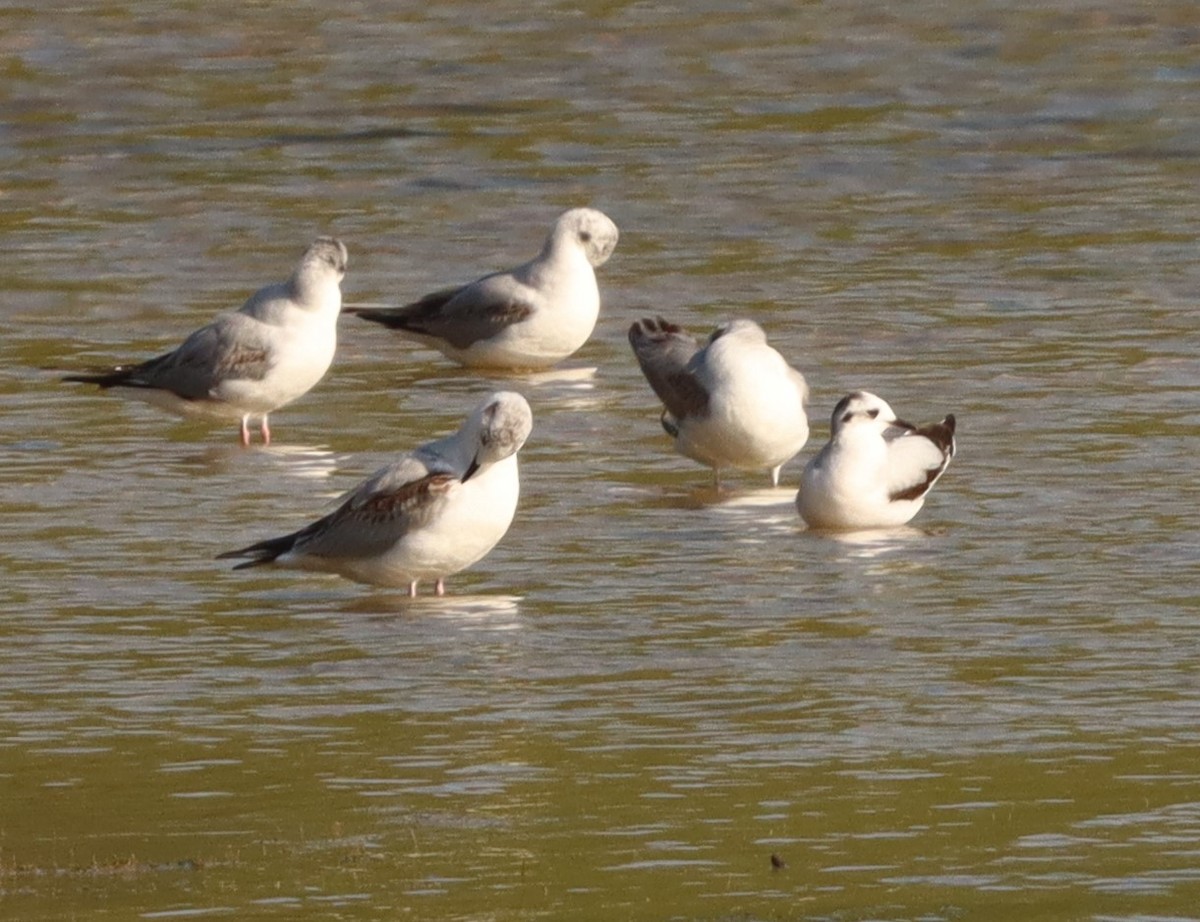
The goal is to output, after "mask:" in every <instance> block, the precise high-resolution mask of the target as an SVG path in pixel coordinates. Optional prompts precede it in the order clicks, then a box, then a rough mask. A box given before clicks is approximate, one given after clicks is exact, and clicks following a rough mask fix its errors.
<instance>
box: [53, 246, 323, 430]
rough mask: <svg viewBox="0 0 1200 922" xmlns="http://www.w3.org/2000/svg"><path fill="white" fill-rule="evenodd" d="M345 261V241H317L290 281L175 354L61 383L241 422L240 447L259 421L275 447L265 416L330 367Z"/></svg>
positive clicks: (264, 291)
mask: <svg viewBox="0 0 1200 922" xmlns="http://www.w3.org/2000/svg"><path fill="white" fill-rule="evenodd" d="M346 260H347V254H346V247H345V246H344V245H343V244H342V242H341V241H340V240H336V239H335V238H333V237H318V238H317V239H316V240H315V241H314V242H313V243H312V245H311V246H310V247H309V248H308V249H307V250H305V252H304V255H303V256H302V257H301V259H300V263H299V265H297V267H296V271H295V272H294V273H292V277H291V278H289V279H288V280H287V281H286V282H280V283H278V284H275V285H268V286H267V287H265V288H261V289H259V290H258V291H257V292H255V293H254V294H253V295H252V296H251V297H250V299H249V300H248V301H247V302H246V303H245V304H243V305H242V306H241V307H240V308H239V309H238V310H236V311H233V312H230V313H225V314H219V315H218V316H217V318H216V319H215V320H214V321H213V322H212V323H210V324H209V325H208V326H205V327H201V328H200V329H199V330H196V331H195V332H194V333H192V335H191V336H189V337H188V338H187V339H185V340H184V341H183V344H182V345H180V346H179V348H177V349H175V350H174V351H172V352H168V353H166V354H164V355H160V356H158V357H157V358H153V359H150V360H148V361H145V362H140V363H137V364H130V365H116V366H113V367H110V368H107V369H104V370H102V371H98V372H95V373H87V374H73V375H68V376H66V377H65V378H64V379H63V380H64V381H79V382H83V383H85V384H98V385H100V387H101V388H103V389H108V388H110V387H119V388H122V389H125V388H128V389H129V390H128V393H129V394H130V395H131V396H137V397H141V398H142V399H144V400H147V401H149V402H151V403H155V404H158V405H160V406H163V407H165V408H166V409H168V410H171V411H173V412H175V413H178V414H180V415H183V416H188V415H201V416H208V417H215V418H219V419H229V418H232V419H238V418H240V419H241V439H242V444H243V445H249V444H250V428H249V423H250V419H251V418H252V417H259V418H260V420H261V431H262V437H263V441H264V442H265V443H267V444H270V441H271V429H270V427H269V426H268V425H267V415H268V414H269V413H271V412H272V411H274V410H277V409H279V407H282V406H284V405H285V404H288V403H291V402H292V401H293V400H295V399H297V398H298V397H301V396H303V395H304V394H306V393H308V391H309V390H311V389H312V388H313V387H314V386H315V385H316V383H317V382H318V381H320V380H321V378H322V377H324V375H325V372H326V371H328V369H329V366H330V364H331V363H332V362H333V353H334V350H335V349H336V347H337V318H338V313H339V312H340V311H341V307H342V291H341V288H340V283H341V281H342V278H343V277H344V276H345V274H346Z"/></svg>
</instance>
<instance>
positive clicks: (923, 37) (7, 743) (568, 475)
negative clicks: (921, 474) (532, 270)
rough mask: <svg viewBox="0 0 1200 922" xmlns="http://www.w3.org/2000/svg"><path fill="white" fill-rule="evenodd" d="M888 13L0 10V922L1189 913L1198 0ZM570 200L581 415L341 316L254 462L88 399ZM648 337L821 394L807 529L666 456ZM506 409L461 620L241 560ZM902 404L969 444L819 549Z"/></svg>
mask: <svg viewBox="0 0 1200 922" xmlns="http://www.w3.org/2000/svg"><path fill="white" fill-rule="evenodd" d="M888 6H889V7H890V8H884V6H883V5H881V4H877V3H873V4H868V3H853V4H852V3H844V2H843V3H826V4H818V3H808V4H790V3H780V4H762V5H759V6H757V7H747V6H745V5H741V4H720V3H696V4H679V5H676V6H668V5H657V4H650V3H631V4H621V3H604V2H585V3H583V4H582V5H568V4H540V3H533V4H531V3H527V2H526V3H512V2H507V0H502V2H492V3H488V4H468V3H460V2H456V0H448V2H439V3H430V4H425V5H421V6H418V5H409V4H388V3H382V2H369V0H363V2H351V3H343V4H316V3H309V2H300V3H294V4H289V5H282V4H273V5H266V4H240V5H232V4H231V5H227V4H219V3H217V4H196V3H183V2H163V3H157V4H149V3H147V4H129V5H121V4H113V3H103V2H91V3H86V2H85V3H79V4H73V5H43V4H36V5H35V4H32V3H27V4H13V3H2V2H0V240H2V242H3V251H4V254H5V256H4V259H3V260H2V261H0V399H2V401H3V413H2V414H0V471H2V472H3V475H2V478H0V529H2V530H0V538H2V541H0V574H2V576H0V587H2V588H0V918H5V919H9V918H11V919H20V920H60V919H91V918H112V919H138V918H141V919H160V918H173V917H186V918H192V917H199V918H206V917H209V916H212V917H231V918H238V919H259V918H289V919H290V918H302V919H397V918H416V919H426V920H443V919H471V920H477V919H478V920H483V919H489V920H500V922H508V920H524V919H533V918H546V919H604V920H609V919H633V920H643V919H645V920H663V919H681V920H709V919H712V920H733V919H737V920H743V919H746V920H768V919H805V920H809V919H812V920H816V919H829V920H866V919H887V920H958V919H972V920H977V919H984V920H988V919H996V920H1064V919H1088V920H1097V922H1099V920H1104V922H1110V920H1157V919H1172V920H1180V919H1200V908H1197V907H1200V729H1198V728H1200V540H1198V539H1197V537H1196V520H1197V503H1198V499H1200V487H1198V485H1197V473H1196V472H1197V463H1196V453H1197V448H1198V447H1200V446H1198V438H1197V437H1198V435H1200V397H1198V396H1197V394H1198V391H1197V381H1198V380H1200V359H1198V357H1197V356H1198V354H1200V315H1198V313H1197V309H1196V304H1197V303H1200V261H1198V260H1197V247H1196V240H1197V236H1198V234H1200V217H1198V215H1200V208H1198V207H1197V206H1198V204H1200V8H1197V7H1196V6H1195V5H1194V4H1193V3H1191V2H1178V3H1171V2H1163V3H1157V4H1133V5H1130V4H1128V3H1117V2H1115V0H1092V2H1086V3H1084V2H1065V3H1059V4H1055V6H1056V9H1055V10H1046V9H1044V7H1045V6H1046V4H1040V3H1019V2H1001V0H992V2H964V3H958V4H946V3H937V2H932V0H914V2H909V3H905V4H898V3H897V4H890V5H888ZM581 204H588V205H593V206H595V207H599V208H601V209H603V210H604V211H606V212H607V213H608V214H610V215H611V216H612V217H613V218H614V220H615V221H616V222H617V224H618V225H619V226H620V227H621V230H622V238H621V242H620V245H619V246H618V248H617V251H616V253H615V255H614V256H613V258H612V260H611V261H610V263H609V264H608V265H606V266H605V267H604V268H603V269H602V270H601V272H600V276H601V285H602V291H603V295H604V300H605V306H604V310H603V314H602V318H601V322H600V325H599V327H598V328H597V330H596V333H595V335H594V337H593V339H592V341H591V342H590V343H589V344H588V345H587V346H586V347H585V349H584V350H583V351H582V352H581V353H580V354H579V355H577V356H576V357H574V358H573V359H571V360H570V361H568V362H567V363H565V364H564V366H563V367H562V368H561V369H560V370H559V371H558V372H556V373H551V374H547V375H542V376H537V377H520V378H515V379H487V378H483V377H480V376H478V375H475V374H471V373H467V372H463V371H460V370H457V369H455V368H453V367H451V366H449V365H448V364H446V363H445V362H443V361H442V360H440V359H439V358H438V357H437V356H436V355H434V354H433V353H430V352H426V351H423V350H420V349H416V348H414V347H411V346H409V345H406V344H404V343H402V342H400V341H398V340H396V339H395V338H393V337H391V336H390V335H387V334H386V333H383V332H381V331H379V330H377V329H375V328H368V325H367V324H365V323H362V322H360V321H357V320H355V319H354V318H352V317H345V318H343V320H342V323H341V341H340V345H339V355H338V359H337V361H336V363H335V366H334V369H333V371H332V372H331V374H330V375H329V376H328V377H327V379H326V380H325V381H324V382H323V383H322V384H321V385H320V386H319V387H318V388H317V389H316V390H315V391H313V392H312V393H311V394H310V395H308V396H307V397H306V398H305V399H304V400H302V401H301V402H299V403H297V404H296V405H294V406H293V407H290V408H287V409H285V410H283V411H281V412H280V413H278V414H277V415H275V416H274V417H273V418H272V422H273V428H274V430H275V436H276V444H275V445H273V446H272V447H271V448H270V449H266V450H264V449H262V448H261V447H257V446H256V447H254V448H252V449H250V450H242V449H240V448H239V447H238V445H237V444H236V438H235V431H234V429H233V428H232V427H226V428H222V427H220V426H218V427H209V426H206V425H198V424H186V425H185V424H182V423H179V422H177V421H175V420H173V419H172V418H170V417H167V416H164V415H163V414H161V413H159V412H158V411H157V410H155V409H153V408H150V407H145V406H142V405H140V404H132V403H127V402H124V401H122V400H121V399H120V398H117V397H113V396H100V395H95V394H91V393H89V392H88V391H87V390H86V389H84V388H77V387H70V386H66V385H62V384H60V383H58V380H57V372H58V371H60V370H64V369H77V368H80V367H83V366H86V365H89V364H93V363H97V362H103V361H109V360H120V359H127V358H137V357H144V356H148V355H151V354H153V353H154V352H156V351H157V350H160V349H162V348H165V347H167V346H170V345H173V344H174V343H176V342H177V341H178V340H179V339H180V338H182V336H183V335H184V334H186V333H187V332H188V331H190V330H191V329H193V328H194V327H196V326H199V325H200V324H202V323H204V322H206V321H207V320H208V319H209V318H210V317H211V315H212V314H214V313H215V312H216V311H218V310H220V309H224V308H228V307H232V306H236V305H238V304H240V302H241V300H242V299H243V298H244V297H245V296H246V295H247V294H249V293H250V292H251V291H252V290H253V289H254V288H256V287H258V286H259V285H261V284H264V283H265V282H268V281H272V280H275V279H277V278H281V277H282V276H284V275H286V273H287V272H288V271H290V268H291V266H292V265H293V263H294V261H295V259H296V257H297V256H298V254H299V253H300V251H301V250H302V249H303V248H304V246H305V245H306V244H307V243H308V242H309V241H310V240H311V238H312V237H313V236H315V235H316V234H318V233H335V234H337V235H338V236H340V237H342V238H343V239H344V240H345V241H346V242H347V244H348V246H349V248H350V253H351V264H350V271H349V273H348V275H347V278H346V281H345V284H344V291H345V293H346V300H347V302H349V303H400V302H402V301H404V300H407V299H411V298H413V297H415V296H417V295H420V294H422V293H424V292H426V291H428V290H431V289H432V288H435V287H440V286H442V285H445V284H449V283H452V282H457V281H466V280H468V279H470V278H472V277H474V276H475V275H478V274H480V273H482V272H484V271H487V270H490V269H493V268H498V267H501V266H504V265H508V264H512V263H514V262H516V261H519V260H523V259H525V258H527V257H528V256H530V255H532V254H533V252H535V251H536V249H537V248H538V247H539V246H540V244H541V240H542V238H543V236H544V234H545V232H546V229H547V228H548V226H549V224H550V222H551V221H552V220H553V218H554V217H555V216H556V215H557V213H558V212H559V211H560V210H562V209H564V208H566V207H570V206H573V205H581ZM648 312H649V313H661V314H663V315H665V316H667V317H668V318H671V319H674V320H676V321H679V322H682V323H685V324H687V325H689V326H691V327H693V328H695V329H697V330H704V329H706V328H709V327H711V326H712V325H714V324H716V323H717V322H719V321H721V320H723V319H726V318H729V317H732V316H749V317H753V318H755V319H757V320H758V321H759V322H760V323H762V324H763V326H764V327H765V328H766V329H767V332H768V334H769V336H770V337H771V339H772V342H773V343H774V344H775V345H776V346H777V347H778V348H779V349H780V350H781V351H782V352H783V353H784V354H785V355H786V356H787V357H788V358H789V359H790V360H791V361H792V362H793V363H794V364H795V365H797V366H798V367H799V368H801V369H802V370H803V371H804V372H805V374H806V375H807V376H808V379H809V383H810V385H811V387H812V391H813V397H812V407H811V410H812V418H813V437H812V441H811V442H810V444H809V445H808V446H807V447H806V448H805V450H804V452H803V453H802V456H801V458H800V459H798V460H797V461H796V462H793V463H792V464H791V465H789V466H788V467H787V468H786V469H785V472H784V480H785V483H786V484H787V485H788V489H780V490H779V491H770V490H767V489H765V488H764V487H765V478H764V477H754V476H741V477H735V478H733V479H732V481H731V483H730V487H731V489H729V490H728V491H727V492H726V493H724V494H722V495H720V496H717V495H715V494H713V493H712V492H711V490H710V489H708V484H709V476H708V474H707V472H705V471H704V470H702V469H701V468H699V467H697V466H696V465H693V464H691V463H690V462H688V461H686V460H685V459H682V458H679V457H677V456H675V455H674V454H672V453H671V451H670V448H669V445H668V443H667V441H666V438H665V436H664V435H663V434H662V433H661V431H660V430H659V427H658V421H657V408H656V406H655V402H654V400H653V397H652V395H651V394H650V391H649V388H648V387H647V386H646V384H645V382H644V381H643V380H642V379H641V377H640V374H639V373H638V371H637V368H636V365H635V364H634V362H633V359H632V356H631V354H630V352H629V350H628V346H627V344H626V341H625V330H626V329H627V327H628V325H629V323H630V322H631V321H632V320H633V319H634V318H636V317H638V316H640V315H642V314H644V313H648ZM497 385H502V386H505V387H514V388H516V389H518V390H520V391H522V392H523V393H524V394H525V395H526V396H527V397H528V398H529V400H530V403H531V404H532V406H533V409H534V415H535V431H534V434H533V437H532V438H531V439H530V441H529V444H528V446H527V448H526V449H525V451H524V453H523V487H524V493H523V498H522V505H521V509H520V511H519V513H518V518H517V521H516V523H515V524H514V526H513V528H512V530H511V532H510V533H509V535H508V536H507V537H506V539H505V541H504V542H503V543H502V544H501V545H500V547H498V548H497V549H496V551H495V552H493V554H492V555H491V556H490V557H488V558H487V559H486V560H485V561H484V562H482V563H481V564H479V565H478V566H477V567H475V568H474V569H473V570H472V571H470V572H468V573H466V574H463V575H461V576H459V577H456V578H453V579H452V580H450V592H451V594H450V595H449V596H447V597H446V598H444V599H433V598H422V599H419V600H417V601H416V602H415V603H411V602H409V601H408V600H406V599H404V598H402V597H400V596H399V595H397V594H393V593H386V592H375V591H371V590H370V589H367V588H364V587H358V586H354V585H351V584H349V583H344V582H339V581H336V580H329V579H324V578H321V577H316V576H308V575H303V574H295V573H275V572H270V571H255V572H253V573H250V574H246V573H232V572H231V571H230V570H229V568H228V567H227V565H226V564H225V563H224V562H218V561H215V560H214V559H213V558H214V555H215V554H217V553H219V552H220V551H222V550H227V549H230V548H232V547H237V546H240V545H243V544H246V543H248V542H249V541H251V540H255V539H257V538H261V537H266V536H268V535H271V534H276V533H281V532H283V531H285V530H290V529H292V528H295V527H298V526H299V525H301V524H303V523H304V522H306V521H307V520H309V519H310V518H312V517H313V516H315V515H317V514H319V513H321V512H322V511H324V510H326V509H327V508H328V503H329V501H330V499H331V498H332V497H334V496H335V495H337V494H338V493H339V492H341V491H342V490H344V489H347V488H348V487H350V486H352V485H353V484H354V483H356V482H357V481H358V480H359V479H360V478H361V477H363V476H365V475H366V474H367V473H369V472H370V471H371V470H373V469H374V468H375V467H376V466H378V465H379V464H381V463H383V462H384V461H386V460H387V459H388V458H389V457H390V456H391V455H392V454H393V453H394V452H396V451H399V450H402V449H404V448H407V447H409V446H411V445H413V444H415V443H417V442H420V441H424V440H427V439H429V438H431V437H433V436H435V435H440V434H442V433H444V432H446V431H448V430H450V429H452V428H454V427H455V426H456V425H457V423H458V421H459V420H460V419H461V417H462V416H463V414H464V413H465V412H466V411H467V410H468V409H469V408H470V406H471V405H472V404H473V403H474V402H475V401H476V400H477V398H478V396H479V395H480V394H482V393H483V392H484V391H485V390H486V389H488V388H491V387H494V386H497ZM855 387H867V388H869V389H871V390H874V391H876V392H878V393H880V394H881V395H883V396H884V397H885V398H887V399H888V400H890V401H891V403H892V404H893V406H895V407H896V408H897V410H898V411H899V412H900V413H901V414H902V415H905V416H909V417H913V418H916V419H918V420H925V419H931V418H937V417H940V416H941V415H942V414H944V413H946V412H954V413H955V414H957V416H958V419H959V426H960V429H959V446H960V453H959V456H958V458H957V459H956V460H955V462H954V464H953V465H952V466H951V468H950V470H949V472H948V473H947V475H946V476H945V477H944V478H943V480H942V481H941V482H940V483H939V484H938V486H937V488H936V489H935V491H934V493H933V494H932V496H931V498H930V500H929V502H928V504H927V506H926V508H925V510H924V511H923V512H922V513H921V515H920V516H919V518H917V519H916V520H915V521H914V523H913V526H914V527H913V528H911V529H909V530H906V531H903V532H899V533H894V534H890V535H885V536H876V537H873V538H870V539H866V540H858V541H842V540H834V539H830V538H824V537H817V536H814V535H810V534H807V533H806V532H805V531H804V530H803V528H802V526H801V524H800V522H799V520H798V519H797V518H796V516H795V513H794V510H793V507H792V506H791V499H792V495H793V492H794V489H795V485H796V483H797V481H798V476H799V470H800V466H801V464H802V462H803V460H804V459H806V458H808V457H809V456H811V454H812V453H813V452H814V451H815V450H816V449H817V448H818V447H819V446H820V444H821V443H822V442H823V441H824V439H825V438H826V435H827V425H826V421H827V419H828V414H829V412H830V410H831V408H832V406H833V404H834V402H835V401H836V400H837V399H838V397H840V396H841V395H842V394H843V393H845V392H846V391H847V390H849V389H851V388H855ZM772 855H775V856H777V858H778V859H779V860H780V862H782V864H783V866H782V867H778V868H776V867H773V866H772V861H771V856H772Z"/></svg>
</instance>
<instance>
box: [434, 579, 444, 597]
mask: <svg viewBox="0 0 1200 922" xmlns="http://www.w3.org/2000/svg"><path fill="white" fill-rule="evenodd" d="M434 592H436V593H437V594H438V595H445V594H446V581H445V580H444V579H439V580H438V581H437V586H436V588H435V589H434Z"/></svg>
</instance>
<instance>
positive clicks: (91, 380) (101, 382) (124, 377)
mask: <svg viewBox="0 0 1200 922" xmlns="http://www.w3.org/2000/svg"><path fill="white" fill-rule="evenodd" d="M136 370H137V366H135V365H117V366H115V367H113V368H105V369H102V370H97V371H84V372H75V373H73V374H69V375H63V376H62V381H63V382H64V383H67V384H95V385H97V386H99V387H101V388H108V387H115V386H116V385H118V384H126V383H128V382H129V379H130V377H131V376H132V375H133V374H134V372H135V371H136Z"/></svg>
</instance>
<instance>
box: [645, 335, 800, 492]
mask: <svg viewBox="0 0 1200 922" xmlns="http://www.w3.org/2000/svg"><path fill="white" fill-rule="evenodd" d="M629 343H630V345H631V346H633V353H634V355H635V356H637V360H638V364H639V365H641V367H642V372H643V374H645V376H646V380H647V381H649V382H650V386H651V387H652V388H653V389H654V393H655V394H657V395H658V398H659V400H661V401H662V402H663V404H664V406H665V409H664V410H663V413H662V425H663V428H664V429H665V430H666V431H667V434H668V435H670V436H672V437H673V438H674V439H675V449H676V451H678V452H679V453H680V454H682V455H686V456H687V457H689V458H691V459H693V460H695V461H699V462H700V463H701V464H707V465H708V466H709V467H711V468H712V469H713V481H714V483H715V485H716V486H717V487H718V488H719V487H720V486H721V469H722V468H726V467H733V468H740V469H742V470H763V469H766V470H768V471H770V473H771V483H772V485H774V486H779V470H780V468H781V467H783V465H784V464H785V463H786V462H787V461H788V460H790V459H791V458H793V457H794V456H795V455H796V453H797V452H799V451H800V449H801V448H803V447H804V443H805V441H807V439H808V417H807V416H806V415H805V412H804V404H805V402H806V401H807V400H808V385H807V384H805V382H804V376H803V375H801V374H800V372H798V371H796V369H794V368H792V367H791V366H790V365H788V363H787V362H786V361H785V360H784V358H783V356H782V355H780V354H779V353H778V352H776V351H775V350H774V349H773V348H771V347H770V346H769V345H768V344H767V337H766V334H765V333H763V331H762V327H760V326H759V325H758V324H757V323H754V322H753V321H752V320H733V321H730V322H729V323H726V324H723V325H722V326H719V327H717V329H716V330H714V331H713V333H712V335H711V336H709V338H708V341H707V342H706V343H705V344H704V345H703V346H701V345H700V344H699V343H698V342H697V341H696V339H695V338H694V337H692V336H690V335H689V334H687V333H685V332H684V330H683V328H682V327H679V326H676V325H675V324H673V323H668V322H667V321H665V320H663V319H662V318H661V317H659V318H657V319H649V318H645V319H642V320H639V321H637V322H636V323H634V324H633V326H631V327H630V328H629Z"/></svg>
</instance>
